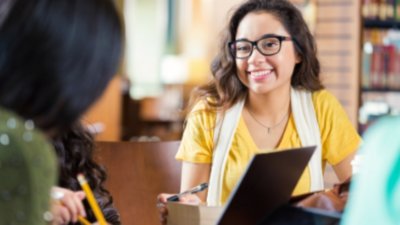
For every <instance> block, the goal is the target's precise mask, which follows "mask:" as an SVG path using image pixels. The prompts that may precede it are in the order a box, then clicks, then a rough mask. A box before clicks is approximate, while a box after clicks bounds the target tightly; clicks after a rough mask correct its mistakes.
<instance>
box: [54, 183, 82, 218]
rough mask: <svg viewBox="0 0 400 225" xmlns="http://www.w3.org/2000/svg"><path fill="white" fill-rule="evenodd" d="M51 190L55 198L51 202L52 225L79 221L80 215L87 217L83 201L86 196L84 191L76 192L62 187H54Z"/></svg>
mask: <svg viewBox="0 0 400 225" xmlns="http://www.w3.org/2000/svg"><path fill="white" fill-rule="evenodd" d="M51 192H52V193H51V195H52V198H53V201H52V204H51V213H52V214H53V220H52V223H51V224H52V225H61V224H68V223H70V222H74V223H75V222H77V221H78V216H83V217H86V212H85V208H84V207H83V203H82V200H83V199H84V198H85V193H84V192H83V191H76V192H74V191H71V190H69V189H65V188H61V187H53V188H52V191H51Z"/></svg>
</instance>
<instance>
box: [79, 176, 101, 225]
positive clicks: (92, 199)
mask: <svg viewBox="0 0 400 225" xmlns="http://www.w3.org/2000/svg"><path fill="white" fill-rule="evenodd" d="M78 181H79V184H80V185H81V187H82V189H83V191H84V192H85V194H86V199H87V200H88V202H89V205H90V207H91V208H92V210H93V213H94V216H95V217H96V219H97V222H98V223H99V225H107V222H106V219H105V218H104V215H103V213H102V212H101V210H100V207H99V204H97V201H96V199H95V197H94V195H93V192H92V190H91V189H90V187H89V184H88V182H87V181H86V178H85V177H84V176H83V174H78Z"/></svg>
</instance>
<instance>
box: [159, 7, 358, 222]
mask: <svg viewBox="0 0 400 225" xmlns="http://www.w3.org/2000/svg"><path fill="white" fill-rule="evenodd" d="M316 53H317V49H316V43H315V40H314V38H313V36H312V35H311V33H310V31H309V29H308V27H307V25H306V23H305V21H304V19H303V17H302V14H301V12H300V11H299V10H298V9H297V8H296V7H295V6H294V5H293V4H291V3H290V2H289V1H286V0H249V1H246V2H244V3H243V4H241V5H240V6H239V7H238V8H236V10H235V11H234V12H233V15H232V17H231V18H230V20H229V23H228V26H227V28H226V32H225V36H224V37H223V39H222V44H221V48H220V50H219V53H218V54H217V56H216V57H215V59H214V61H213V62H212V65H211V70H212V74H213V79H212V81H211V82H210V83H209V84H207V85H205V86H202V87H200V88H199V89H197V90H196V91H195V92H194V95H193V96H192V101H191V103H192V105H193V107H192V108H191V111H190V113H189V114H188V116H187V120H186V128H185V131H184V134H183V138H182V142H181V146H180V148H179V151H178V153H177V155H176V158H177V159H178V160H182V161H183V164H182V180H181V190H186V189H189V188H190V187H194V186H196V185H198V184H200V183H203V182H209V189H208V192H202V193H198V195H197V196H195V195H193V196H192V198H196V197H198V198H199V199H198V200H199V201H207V203H208V204H211V205H219V204H223V203H225V202H226V201H227V199H228V197H229V195H230V193H231V192H232V190H233V188H234V187H235V186H236V184H237V182H238V179H239V178H240V176H241V175H242V174H243V172H244V171H245V169H246V166H247V164H248V162H249V160H250V159H251V157H252V156H253V155H254V154H255V153H258V152H272V151H279V150H281V149H287V148H294V147H300V146H310V145H316V146H317V150H316V152H315V153H314V155H313V157H312V159H311V160H310V163H309V166H308V167H307V169H306V170H305V171H304V173H303V175H302V176H301V178H300V180H299V182H298V184H297V186H296V187H295V190H294V192H293V195H299V194H303V193H307V192H310V191H317V190H322V189H324V186H323V185H324V182H323V171H324V167H325V164H326V163H329V164H331V165H332V166H333V168H334V170H335V172H336V175H337V176H338V178H339V180H340V181H344V180H345V179H347V178H348V177H350V176H351V165H350V161H351V160H352V159H353V156H354V153H355V151H356V149H357V148H358V146H359V144H360V141H361V138H360V137H359V135H358V134H357V131H356V130H355V129H354V127H353V126H352V124H351V122H350V121H349V119H348V116H347V115H346V113H345V111H344V109H343V108H342V106H341V105H340V103H339V102H338V100H337V99H336V98H335V97H334V96H333V95H332V94H331V93H329V92H328V91H327V90H325V89H324V88H323V85H322V84H321V81H320V64H319V61H318V59H317V54H316ZM278 172H279V171H277V173H278ZM220 178H221V179H220ZM168 196H169V195H167V194H161V195H160V196H159V198H158V200H159V201H160V203H163V202H165V201H166V198H167V197H168ZM190 198H191V197H190V196H187V197H186V198H185V199H186V201H194V200H193V199H190ZM159 205H160V206H161V207H159V208H160V209H159V211H160V213H161V220H162V222H165V220H164V219H165V216H166V215H167V213H166V208H165V207H162V205H161V204H159Z"/></svg>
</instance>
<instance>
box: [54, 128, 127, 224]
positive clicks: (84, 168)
mask: <svg viewBox="0 0 400 225" xmlns="http://www.w3.org/2000/svg"><path fill="white" fill-rule="evenodd" d="M53 145H54V147H55V150H56V153H57V157H58V164H59V179H58V186H60V187H63V188H67V189H70V190H73V191H78V190H81V187H80V185H79V183H78V180H77V179H76V176H77V174H79V173H83V174H84V175H85V177H86V179H87V181H88V183H89V186H90V187H91V188H92V189H93V193H94V195H95V197H96V200H97V202H98V203H99V205H100V208H101V210H102V211H103V214H104V216H105V217H106V220H107V222H109V223H110V224H112V225H119V224H120V223H121V222H120V217H119V214H118V212H117V210H116V209H115V208H114V206H113V200H112V197H111V195H110V193H109V192H108V191H107V190H106V189H105V187H104V181H105V180H106V178H107V175H106V173H105V171H104V168H103V167H102V166H100V165H99V164H97V163H96V161H95V160H94V159H93V151H94V148H95V146H94V139H93V136H92V135H91V134H90V133H89V132H88V131H87V130H86V129H85V128H84V127H83V126H82V125H81V124H80V123H76V124H74V125H73V126H72V127H71V128H70V129H68V130H66V131H64V132H63V133H62V134H61V135H59V136H57V137H54V138H53ZM84 206H85V210H86V213H87V218H88V219H89V220H90V221H91V222H94V221H96V218H95V216H94V214H93V212H92V210H91V208H90V206H89V204H88V203H87V201H84ZM78 224H79V223H78Z"/></svg>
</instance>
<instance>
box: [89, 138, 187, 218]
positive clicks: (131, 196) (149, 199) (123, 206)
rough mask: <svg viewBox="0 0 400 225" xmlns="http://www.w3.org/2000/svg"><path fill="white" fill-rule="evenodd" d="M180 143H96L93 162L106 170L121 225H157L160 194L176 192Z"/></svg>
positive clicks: (178, 180) (179, 175) (178, 175)
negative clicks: (177, 157)
mask: <svg viewBox="0 0 400 225" xmlns="http://www.w3.org/2000/svg"><path fill="white" fill-rule="evenodd" d="M179 143H180V142H179V141H173V142H97V143H96V151H95V159H96V161H97V162H99V163H100V164H101V165H103V166H105V168H106V171H107V181H106V187H107V189H108V190H109V191H110V193H111V195H112V196H113V199H114V205H115V206H116V208H117V209H118V211H119V213H120V215H121V222H122V224H126V225H159V224H160V221H159V214H158V210H157V208H156V200H157V195H158V194H159V193H162V192H164V193H177V192H179V186H180V177H181V163H180V162H179V161H176V160H175V158H174V156H175V153H176V151H177V150H178V147H179Z"/></svg>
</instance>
